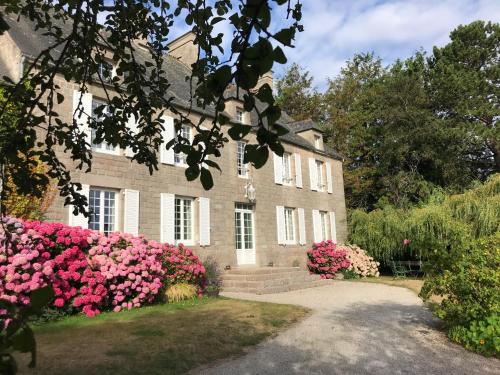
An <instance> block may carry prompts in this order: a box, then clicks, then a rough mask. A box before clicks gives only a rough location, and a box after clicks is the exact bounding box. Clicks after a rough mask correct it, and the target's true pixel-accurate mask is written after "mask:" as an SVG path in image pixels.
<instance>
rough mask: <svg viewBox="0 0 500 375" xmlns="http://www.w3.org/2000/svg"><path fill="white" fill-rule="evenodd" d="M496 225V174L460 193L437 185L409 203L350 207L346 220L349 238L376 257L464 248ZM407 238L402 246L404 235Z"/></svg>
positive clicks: (499, 221) (499, 191) (499, 180)
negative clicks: (445, 191)
mask: <svg viewBox="0 0 500 375" xmlns="http://www.w3.org/2000/svg"><path fill="white" fill-rule="evenodd" d="M499 230H500V174H496V175H493V176H491V177H490V179H489V180H488V181H487V182H486V183H485V184H483V185H479V186H478V187H476V188H474V189H471V190H469V191H467V192H465V193H464V194H457V195H451V196H446V195H444V194H443V193H442V192H441V191H438V192H436V194H435V195H433V196H431V197H430V198H429V200H428V201H427V202H426V203H423V204H421V205H420V206H417V207H413V208H411V209H396V208H394V207H391V206H385V207H384V208H383V209H377V210H374V211H372V212H369V213H366V212H364V211H361V210H354V211H353V212H352V213H351V215H350V220H349V241H350V242H352V243H357V244H358V245H359V246H361V247H362V248H363V249H365V250H366V251H367V252H368V254H370V255H371V256H373V257H374V258H375V259H376V260H377V261H379V262H382V263H384V264H388V263H389V262H390V261H391V260H393V259H413V258H415V259H424V260H427V259H428V258H430V257H431V256H432V255H433V254H434V253H436V252H438V253H444V252H446V251H449V250H450V249H452V251H462V250H463V249H464V248H466V247H467V246H468V244H470V242H471V240H475V239H479V238H482V237H486V236H491V235H493V234H495V233H496V232H498V231H499ZM405 240H409V245H408V246H405V245H404V244H403V241H405Z"/></svg>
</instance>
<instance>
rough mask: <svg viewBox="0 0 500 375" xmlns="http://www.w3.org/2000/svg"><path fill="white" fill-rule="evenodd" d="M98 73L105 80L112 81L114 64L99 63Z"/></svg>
mask: <svg viewBox="0 0 500 375" xmlns="http://www.w3.org/2000/svg"><path fill="white" fill-rule="evenodd" d="M97 74H98V75H99V77H100V79H102V81H103V82H106V83H109V82H111V81H112V79H113V65H111V64H110V63H108V62H101V63H99V65H98V66H97Z"/></svg>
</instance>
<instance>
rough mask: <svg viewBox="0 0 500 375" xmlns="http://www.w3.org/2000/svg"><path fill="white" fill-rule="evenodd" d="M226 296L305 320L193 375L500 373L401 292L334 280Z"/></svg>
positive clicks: (413, 298)
mask: <svg viewBox="0 0 500 375" xmlns="http://www.w3.org/2000/svg"><path fill="white" fill-rule="evenodd" d="M226 296H227V297H234V298H241V299H249V300H256V301H265V302H275V303H290V304H296V305H302V306H306V307H309V308H311V309H312V314H311V315H310V316H309V317H308V318H306V319H305V320H303V321H301V322H300V323H299V324H297V325H295V326H294V327H292V328H291V329H289V330H287V331H285V332H283V333H281V334H279V335H278V336H277V337H275V338H272V339H270V340H267V341H265V342H263V343H262V344H260V345H258V346H257V347H256V348H254V349H253V350H251V351H250V352H249V353H248V354H246V355H245V356H243V357H240V358H235V359H232V360H228V361H223V362H220V363H218V364H215V365H213V366H211V367H209V368H203V369H198V370H197V371H195V373H197V374H217V375H221V374H231V375H232V374H234V375H247V374H248V375H249V374H370V375H371V374H383V375H393V374H422V375H430V374H443V375H444V374H452V375H459V374H467V375H469V374H482V375H485V374H500V361H498V360H496V359H487V358H483V357H481V356H479V355H476V354H473V353H471V352H468V351H466V350H465V349H463V348H461V347H460V346H458V345H455V344H452V343H450V342H449V341H448V340H447V338H446V337H445V336H444V334H443V333H441V332H439V331H438V330H436V328H435V327H436V324H437V322H436V321H435V320H434V319H433V318H432V316H431V313H430V311H429V310H428V309H427V308H426V307H424V306H423V304H422V302H421V301H420V299H419V298H418V297H417V296H416V295H415V294H414V293H413V292H411V291H409V290H407V289H404V288H398V287H393V286H388V285H382V284H370V283H356V282H348V281H336V282H332V284H331V285H327V286H323V287H319V288H314V289H305V290H298V291H294V292H287V293H280V294H271V295H260V296H257V295H250V294H240V293H227V294H226Z"/></svg>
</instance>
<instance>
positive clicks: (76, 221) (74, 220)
mask: <svg viewBox="0 0 500 375" xmlns="http://www.w3.org/2000/svg"><path fill="white" fill-rule="evenodd" d="M89 189H90V187H89V185H84V184H82V190H80V191H79V192H78V193H80V194H81V195H83V196H85V198H87V203H88V202H89ZM68 209H69V220H68V223H69V225H70V226H73V227H82V228H88V227H89V219H88V218H87V217H85V216H83V214H82V213H79V214H78V215H76V216H75V215H73V205H72V204H70V205H69V206H68ZM88 209H89V207H88V206H87V210H88Z"/></svg>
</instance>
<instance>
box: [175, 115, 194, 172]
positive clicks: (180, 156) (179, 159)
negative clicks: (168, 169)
mask: <svg viewBox="0 0 500 375" xmlns="http://www.w3.org/2000/svg"><path fill="white" fill-rule="evenodd" d="M184 132H187V133H188V134H187V136H186V134H184ZM181 137H183V138H186V139H188V140H189V142H190V143H192V142H193V129H192V127H191V125H187V124H182V127H181ZM186 159H187V155H186V154H184V153H183V152H174V165H175V166H177V167H183V168H187V167H188V165H187V163H186Z"/></svg>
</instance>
